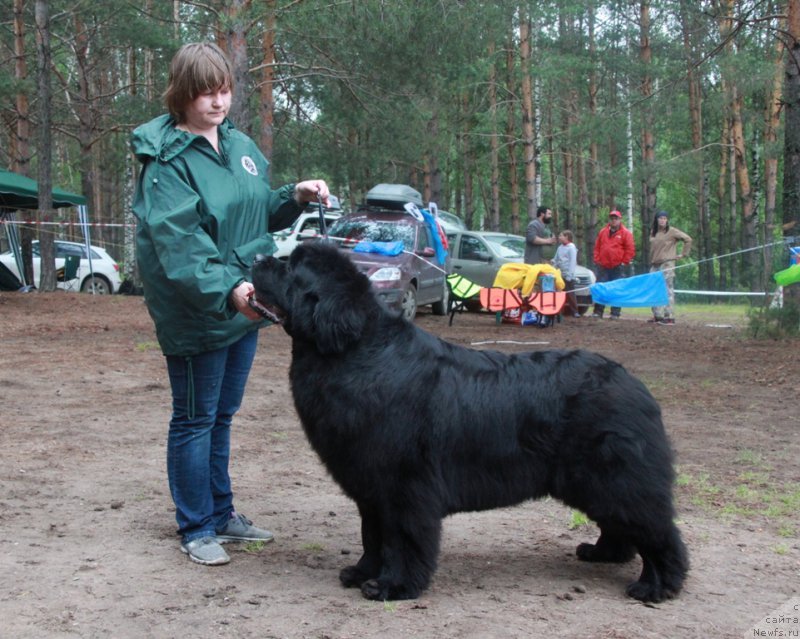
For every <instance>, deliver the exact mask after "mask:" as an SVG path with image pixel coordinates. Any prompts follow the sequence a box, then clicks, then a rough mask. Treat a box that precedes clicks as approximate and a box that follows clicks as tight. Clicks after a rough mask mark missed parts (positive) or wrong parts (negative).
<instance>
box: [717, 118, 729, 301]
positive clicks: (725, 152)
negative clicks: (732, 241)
mask: <svg viewBox="0 0 800 639" xmlns="http://www.w3.org/2000/svg"><path fill="white" fill-rule="evenodd" d="M729 138H730V127H729V121H728V119H727V118H725V119H723V121H722V131H721V134H720V145H719V148H720V153H719V177H718V178H717V220H718V225H717V228H718V232H717V252H718V253H719V254H720V255H724V254H726V253H729V252H730V251H729V249H730V247H729V245H728V217H727V215H726V214H725V193H726V192H727V190H728V189H727V188H725V185H726V184H727V180H728V157H729V156H730V150H729V146H728V140H729ZM730 264H731V262H730V261H729V260H727V259H722V260H719V264H718V267H719V284H718V286H719V290H721V291H724V290H727V288H728V282H729V280H730V277H729V271H730Z"/></svg>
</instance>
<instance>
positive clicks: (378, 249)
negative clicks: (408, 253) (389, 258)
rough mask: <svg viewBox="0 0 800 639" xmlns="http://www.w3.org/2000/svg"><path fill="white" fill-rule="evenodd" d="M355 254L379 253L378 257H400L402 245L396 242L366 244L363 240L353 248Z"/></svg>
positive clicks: (398, 241)
mask: <svg viewBox="0 0 800 639" xmlns="http://www.w3.org/2000/svg"><path fill="white" fill-rule="evenodd" d="M353 251H354V252H356V253H379V254H380V255H400V253H402V252H403V243H402V242H401V241H400V240H397V241H396V242H368V241H366V240H364V241H363V242H359V243H358V244H356V245H355V246H354V247H353Z"/></svg>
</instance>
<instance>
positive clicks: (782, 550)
mask: <svg viewBox="0 0 800 639" xmlns="http://www.w3.org/2000/svg"><path fill="white" fill-rule="evenodd" d="M772 550H774V551H775V554H776V555H785V554H786V553H788V552H789V546H787V545H786V544H778V545H777V546H775V547H774V548H773V549H772Z"/></svg>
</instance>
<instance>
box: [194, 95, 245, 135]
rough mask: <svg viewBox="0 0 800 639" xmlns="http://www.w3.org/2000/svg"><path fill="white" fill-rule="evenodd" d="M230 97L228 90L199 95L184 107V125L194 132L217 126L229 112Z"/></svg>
mask: <svg viewBox="0 0 800 639" xmlns="http://www.w3.org/2000/svg"><path fill="white" fill-rule="evenodd" d="M232 95H233V94H232V93H231V90H230V89H228V88H219V89H216V90H215V91H206V92H205V93H201V94H200V95H198V96H197V97H196V98H195V99H194V100H192V101H191V102H189V104H188V105H187V106H186V124H187V125H188V126H189V128H190V129H192V130H195V131H207V130H208V129H212V128H215V127H217V126H219V125H220V124H222V121H223V120H224V119H225V116H227V115H228V111H230V108H231V97H232Z"/></svg>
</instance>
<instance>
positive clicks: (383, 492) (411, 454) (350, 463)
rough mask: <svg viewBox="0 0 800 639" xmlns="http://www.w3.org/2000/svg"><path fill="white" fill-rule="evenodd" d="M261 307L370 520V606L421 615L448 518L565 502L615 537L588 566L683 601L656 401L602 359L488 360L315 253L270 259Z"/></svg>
mask: <svg viewBox="0 0 800 639" xmlns="http://www.w3.org/2000/svg"><path fill="white" fill-rule="evenodd" d="M253 281H254V284H255V289H256V296H257V299H258V301H259V302H260V303H261V304H262V305H264V306H266V307H268V308H270V309H272V310H274V311H275V312H277V314H278V315H279V316H280V317H281V318H282V320H283V323H284V328H285V329H286V331H287V332H288V333H289V335H291V337H292V364H291V370H290V377H291V385H292V392H293V394H294V401H295V406H296V409H297V412H298V414H299V416H300V420H301V421H302V424H303V428H304V429H305V432H306V435H307V436H308V439H309V441H310V443H311V445H312V447H313V448H314V450H315V451H316V452H317V454H318V455H319V457H320V459H321V460H322V461H323V463H324V464H325V466H326V467H327V469H328V470H329V472H330V473H331V475H332V476H333V478H334V479H335V480H336V481H337V482H338V483H339V485H340V486H341V487H342V489H343V490H344V492H345V493H346V494H347V495H348V496H349V497H351V498H352V499H353V500H354V501H355V502H356V504H357V505H358V511H359V513H360V515H361V536H362V543H363V547H364V553H363V556H362V557H361V558H360V559H359V560H358V563H356V564H355V565H354V566H350V567H348V568H345V569H344V570H342V571H341V574H340V579H341V581H342V583H343V584H344V585H345V586H357V587H360V588H361V591H362V592H363V594H364V595H365V596H366V597H368V598H370V599H377V600H383V599H412V598H415V597H417V596H419V594H420V593H421V592H422V591H423V590H424V589H425V588H426V587H427V586H428V584H429V582H430V579H431V577H432V575H433V573H434V571H435V569H436V561H437V556H438V553H439V540H440V534H441V527H442V518H444V517H445V516H447V515H449V514H451V513H456V512H462V511H476V510H485V509H489V508H499V507H504V506H510V505H512V504H518V503H520V502H522V501H525V500H527V499H532V498H538V497H543V496H545V495H552V496H553V497H556V498H558V499H560V500H561V501H563V502H564V503H566V504H568V505H569V506H571V507H573V508H577V509H580V510H581V511H583V512H584V513H586V514H587V515H588V516H589V517H590V518H591V519H593V520H594V521H595V522H596V523H597V524H598V526H599V528H600V537H599V539H598V540H597V542H596V543H595V544H581V545H579V546H578V548H577V555H578V557H579V558H580V559H583V560H586V561H605V562H625V561H628V560H630V559H632V558H633V557H634V556H635V554H636V552H637V551H638V553H639V554H640V555H641V557H642V561H643V569H642V573H641V576H640V577H639V580H638V581H636V582H634V583H632V584H631V585H630V586H628V590H627V592H628V594H629V595H630V596H631V597H635V598H636V599H640V600H642V601H647V602H658V601H662V600H663V599H665V598H668V597H672V596H674V595H676V594H677V593H678V591H680V589H681V586H682V584H683V581H684V578H685V576H686V572H687V570H688V563H689V562H688V556H687V552H686V549H685V547H684V544H683V542H682V541H681V537H680V533H679V532H678V529H677V528H676V526H675V524H674V523H673V516H674V509H673V502H672V484H673V478H674V473H673V468H672V454H671V451H670V446H669V443H668V441H667V437H666V434H665V432H664V427H663V424H662V421H661V411H660V409H659V406H658V404H657V403H656V401H655V400H654V399H653V397H652V395H651V394H650V393H649V392H648V390H647V389H646V388H645V386H644V385H643V384H642V383H641V382H640V381H639V380H637V379H636V378H634V377H633V376H631V375H630V374H629V373H627V372H626V371H625V369H624V368H623V367H622V366H620V365H619V364H617V363H615V362H612V361H610V360H608V359H606V358H605V357H602V356H600V355H597V354H594V353H590V352H586V351H580V350H574V351H563V350H549V351H541V352H533V353H524V354H514V355H507V354H503V353H499V352H488V351H476V350H471V349H468V348H464V347H461V346H457V345H454V344H450V343H448V342H446V341H444V340H441V339H438V338H437V337H435V336H433V335H430V334H428V333H426V332H425V331H423V330H421V329H419V328H417V327H415V326H414V325H413V324H411V323H409V322H407V321H405V320H403V319H401V318H400V317H397V316H395V315H394V314H393V313H391V312H390V311H387V310H386V309H385V308H384V307H383V306H382V305H381V304H380V303H379V302H378V300H377V299H376V298H375V297H374V295H373V294H372V292H371V290H370V283H369V281H368V280H367V278H366V277H365V276H364V275H363V274H361V273H359V272H358V270H357V269H356V268H355V267H354V265H353V264H352V263H351V261H350V260H349V259H348V258H347V256H345V255H343V254H341V253H340V252H339V251H338V250H337V249H336V248H335V247H333V246H330V245H326V244H324V243H315V244H306V245H302V246H300V247H299V248H297V249H296V250H295V251H294V252H293V253H292V255H291V257H290V260H289V264H288V266H287V265H286V264H285V263H284V262H281V261H279V260H276V259H274V258H271V257H267V258H263V257H259V258H257V259H256V261H255V263H254V265H253Z"/></svg>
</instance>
